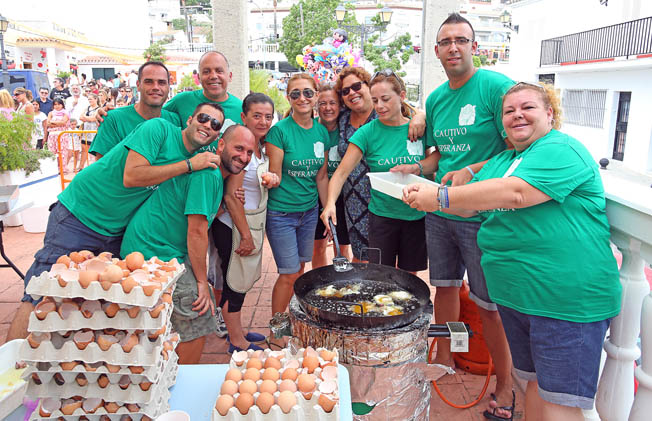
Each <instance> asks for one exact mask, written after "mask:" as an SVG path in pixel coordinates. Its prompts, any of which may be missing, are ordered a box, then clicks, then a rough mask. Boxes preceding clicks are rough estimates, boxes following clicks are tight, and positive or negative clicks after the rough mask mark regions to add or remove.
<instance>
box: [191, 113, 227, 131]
mask: <svg viewBox="0 0 652 421" xmlns="http://www.w3.org/2000/svg"><path fill="white" fill-rule="evenodd" d="M209 120H210V122H211V129H213V131H214V132H219V131H220V129H221V128H222V122H221V121H220V120H218V119H216V118H213V117H211V116H209V115H208V114H206V113H199V114H197V121H199V122H200V123H201V124H204V123H206V122H207V121H209Z"/></svg>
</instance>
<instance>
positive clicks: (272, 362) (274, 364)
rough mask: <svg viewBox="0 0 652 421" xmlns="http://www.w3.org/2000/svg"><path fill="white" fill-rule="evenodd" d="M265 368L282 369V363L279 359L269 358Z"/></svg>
mask: <svg viewBox="0 0 652 421" xmlns="http://www.w3.org/2000/svg"><path fill="white" fill-rule="evenodd" d="M265 368H266V369H267V368H275V369H277V370H280V369H281V361H280V360H279V359H278V358H274V357H267V359H266V360H265Z"/></svg>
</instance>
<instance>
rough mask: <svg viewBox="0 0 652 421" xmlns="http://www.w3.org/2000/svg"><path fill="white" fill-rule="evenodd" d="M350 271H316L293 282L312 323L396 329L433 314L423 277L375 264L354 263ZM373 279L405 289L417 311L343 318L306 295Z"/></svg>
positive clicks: (321, 268)
mask: <svg viewBox="0 0 652 421" xmlns="http://www.w3.org/2000/svg"><path fill="white" fill-rule="evenodd" d="M351 265H352V266H353V267H352V269H351V270H349V271H346V272H338V271H335V269H334V267H333V265H331V266H323V267H320V268H318V269H313V270H311V271H309V272H306V273H305V274H303V275H301V276H300V277H299V278H298V279H297V280H296V281H295V283H294V294H295V295H296V297H297V300H298V301H299V304H300V306H301V308H302V310H303V311H304V312H305V313H306V314H307V315H308V316H309V317H311V318H312V319H313V320H315V321H318V322H321V323H324V324H325V325H330V326H333V327H339V328H346V329H348V328H359V329H393V328H397V327H402V326H405V325H407V324H410V323H412V322H413V321H414V320H416V318H417V317H419V315H420V314H422V313H424V312H426V313H430V314H432V306H431V305H430V288H429V287H428V285H426V283H425V282H423V281H422V280H421V279H420V278H418V277H417V276H415V275H412V274H411V273H409V272H405V271H402V270H400V269H396V268H393V267H390V266H384V265H379V264H373V263H352V264H351ZM365 280H374V281H377V282H384V283H388V284H391V285H392V286H396V287H399V288H401V289H404V290H406V291H408V292H410V293H411V294H413V295H414V296H415V297H416V298H417V300H418V305H417V306H416V308H415V309H414V310H411V311H409V312H405V313H403V314H401V315H398V316H367V315H364V316H357V315H355V316H354V315H344V314H339V313H337V312H334V311H329V310H326V309H324V308H319V307H317V306H314V305H312V304H310V303H308V302H307V301H306V295H307V294H308V293H309V292H310V291H312V290H314V289H315V288H321V287H325V286H327V285H330V284H332V283H333V282H336V281H355V282H363V283H364V281H365Z"/></svg>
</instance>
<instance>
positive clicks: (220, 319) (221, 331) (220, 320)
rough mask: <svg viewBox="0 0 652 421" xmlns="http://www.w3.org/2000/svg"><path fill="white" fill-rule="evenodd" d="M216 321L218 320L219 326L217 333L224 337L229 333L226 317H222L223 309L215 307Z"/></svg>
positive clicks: (216, 329)
mask: <svg viewBox="0 0 652 421" xmlns="http://www.w3.org/2000/svg"><path fill="white" fill-rule="evenodd" d="M215 321H216V322H217V327H216V328H215V334H216V335H217V336H218V337H220V338H223V337H225V336H226V335H227V333H228V332H227V330H226V324H225V323H224V317H222V309H221V308H219V307H218V308H216V309H215Z"/></svg>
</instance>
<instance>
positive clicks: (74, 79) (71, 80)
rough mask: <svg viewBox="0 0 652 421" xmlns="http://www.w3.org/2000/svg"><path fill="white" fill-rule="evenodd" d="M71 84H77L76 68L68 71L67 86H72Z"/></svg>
mask: <svg viewBox="0 0 652 421" xmlns="http://www.w3.org/2000/svg"><path fill="white" fill-rule="evenodd" d="M73 85H79V78H78V77H77V70H73V71H72V73H70V77H69V78H68V86H73Z"/></svg>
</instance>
